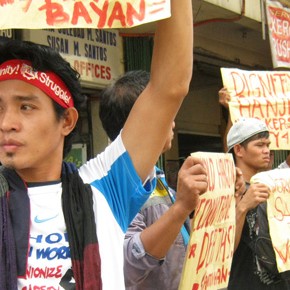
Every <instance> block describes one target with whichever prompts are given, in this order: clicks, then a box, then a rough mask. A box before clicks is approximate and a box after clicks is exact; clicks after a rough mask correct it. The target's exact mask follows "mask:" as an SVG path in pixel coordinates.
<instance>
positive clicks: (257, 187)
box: [227, 118, 288, 290]
mask: <svg viewBox="0 0 290 290" xmlns="http://www.w3.org/2000/svg"><path fill="white" fill-rule="evenodd" d="M269 146H270V140H269V130H268V128H267V126H266V124H265V123H264V122H263V121H261V120H259V119H256V118H241V119H239V120H238V121H237V122H236V123H234V124H233V126H232V127H231V128H230V130H229V132H228V135H227V147H228V152H230V153H233V156H234V160H235V164H236V166H237V167H239V168H240V169H241V170H242V172H243V176H244V180H245V182H246V187H247V191H246V192H245V193H244V195H243V196H242V197H239V198H238V199H237V200H236V239H235V253H234V257H233V263H232V268H231V274H230V281H229V286H228V290H232V289H234V290H245V289H247V290H259V289H263V290H264V289H283V290H284V289H288V287H287V286H286V285H285V284H284V281H282V280H281V279H280V278H279V277H275V278H273V277H272V276H271V277H270V275H268V274H266V276H267V277H266V278H265V277H263V278H261V276H262V275H261V272H259V270H258V269H257V267H256V263H255V261H254V255H253V252H252V250H251V248H250V243H251V236H252V235H253V233H254V230H255V228H254V226H255V223H256V218H257V206H258V205H259V204H261V203H263V202H265V201H266V200H267V198H268V196H269V193H270V192H269V188H268V187H267V186H266V185H264V184H261V183H256V184H251V185H250V179H251V177H252V176H253V175H255V174H256V173H258V172H260V171H262V170H267V169H268V166H269V162H270V149H269ZM264 274H265V273H264Z"/></svg>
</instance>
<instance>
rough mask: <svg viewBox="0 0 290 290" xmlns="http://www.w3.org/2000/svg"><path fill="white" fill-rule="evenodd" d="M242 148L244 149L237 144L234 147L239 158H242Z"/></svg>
mask: <svg viewBox="0 0 290 290" xmlns="http://www.w3.org/2000/svg"><path fill="white" fill-rule="evenodd" d="M242 148H243V146H242V145H241V144H236V145H235V146H234V152H235V155H236V156H238V157H241V156H242Z"/></svg>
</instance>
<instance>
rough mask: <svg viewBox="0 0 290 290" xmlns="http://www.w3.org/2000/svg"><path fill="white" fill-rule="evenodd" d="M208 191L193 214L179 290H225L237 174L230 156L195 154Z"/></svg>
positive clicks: (227, 277) (233, 223) (229, 263)
mask: <svg viewBox="0 0 290 290" xmlns="http://www.w3.org/2000/svg"><path fill="white" fill-rule="evenodd" d="M191 155H192V156H196V157H199V158H201V159H203V160H204V162H205V164H206V167H207V171H208V189H207V192H206V193H204V194H203V195H202V196H201V198H200V202H199V205H198V207H197V208H196V210H195V214H194V218H193V222H192V228H191V234H190V242H189V244H188V248H187V254H186V259H185V262H184V267H183V272H182V276H181V281H180V285H179V290H200V289H207V290H210V289H212V290H217V289H222V288H225V287H227V285H228V281H229V275H230V268H231V264H232V257H233V252H234V242H235V223H236V220H235V216H236V215H235V198H234V192H235V189H234V186H235V180H236V170H235V165H234V161H233V158H232V154H228V153H208V152H197V153H194V154H191Z"/></svg>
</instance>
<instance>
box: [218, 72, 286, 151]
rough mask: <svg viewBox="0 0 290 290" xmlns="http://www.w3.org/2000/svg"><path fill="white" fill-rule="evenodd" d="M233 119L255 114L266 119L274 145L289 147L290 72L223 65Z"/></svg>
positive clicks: (272, 144) (273, 147)
mask: <svg viewBox="0 0 290 290" xmlns="http://www.w3.org/2000/svg"><path fill="white" fill-rule="evenodd" d="M221 74H222V79H223V84H224V87H226V88H227V90H228V92H229V94H230V97H231V101H230V102H229V108H230V115H231V120H232V122H233V123H234V122H235V121H237V120H238V119H239V118H240V117H253V118H258V119H261V120H263V121H265V123H266V125H267V127H268V128H269V131H270V140H271V149H286V150H288V149H289V148H290V132H289V129H290V72H288V71H244V70H239V69H231V68H221Z"/></svg>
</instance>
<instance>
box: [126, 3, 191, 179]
mask: <svg viewBox="0 0 290 290" xmlns="http://www.w3.org/2000/svg"><path fill="white" fill-rule="evenodd" d="M192 66H193V21H192V5H191V0H171V17H170V18H168V19H165V20H161V21H159V22H158V23H157V28H156V33H155V38H154V48H153V57H152V63H151V72H150V74H151V77H150V81H149V83H148V85H147V87H146V88H145V89H144V91H143V92H142V94H141V95H140V97H139V98H138V100H137V101H136V103H135V105H134V107H133V109H132V110H131V112H130V115H129V117H128V119H127V122H126V124H125V126H124V129H123V131H122V139H123V142H124V144H125V147H126V149H127V150H128V152H129V155H130V157H131V158H132V161H133V164H134V166H135V168H136V170H137V172H138V174H139V176H140V177H141V179H142V180H144V179H145V178H146V177H147V175H148V174H149V172H150V171H151V170H152V167H153V166H154V164H155V163H156V161H157V159H158V157H159V155H160V154H161V151H162V148H163V145H164V143H165V140H166V136H167V135H168V132H169V130H171V125H172V122H173V120H174V118H175V116H176V114H177V112H178V110H179V108H180V106H181V103H182V101H183V99H184V97H185V96H186V95H187V93H188V89H189V84H190V80H191V76H192Z"/></svg>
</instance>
